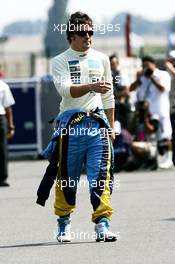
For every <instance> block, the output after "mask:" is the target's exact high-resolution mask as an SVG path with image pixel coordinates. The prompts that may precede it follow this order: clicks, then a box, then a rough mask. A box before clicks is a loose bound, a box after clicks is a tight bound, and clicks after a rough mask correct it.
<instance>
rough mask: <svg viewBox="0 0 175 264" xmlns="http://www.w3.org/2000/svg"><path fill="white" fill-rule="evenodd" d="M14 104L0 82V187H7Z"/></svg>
mask: <svg viewBox="0 0 175 264" xmlns="http://www.w3.org/2000/svg"><path fill="white" fill-rule="evenodd" d="M14 103H15V101H14V98H13V95H12V93H11V91H10V88H9V86H8V85H7V84H6V83H5V82H4V81H2V80H0V187H8V186H9V183H8V182H7V178H8V168H7V163H8V158H7V140H8V139H11V138H12V137H13V136H14V133H15V126H14V123H13V113H12V108H11V106H12V105H13V104H14Z"/></svg>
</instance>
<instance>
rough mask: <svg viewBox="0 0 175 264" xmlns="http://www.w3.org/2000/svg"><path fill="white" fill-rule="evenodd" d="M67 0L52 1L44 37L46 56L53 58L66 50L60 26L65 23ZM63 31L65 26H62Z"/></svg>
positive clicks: (63, 33) (64, 37)
mask: <svg viewBox="0 0 175 264" xmlns="http://www.w3.org/2000/svg"><path fill="white" fill-rule="evenodd" d="M67 2H68V0H54V4H53V6H52V7H51V8H50V10H49V12H48V23H47V29H46V35H45V37H44V45H45V53H46V56H47V57H48V58H49V57H53V56H55V55H57V54H59V53H61V52H63V51H64V50H65V49H66V48H67V41H66V35H65V32H61V31H60V29H61V25H63V24H66V23H67V16H66V6H67ZM64 29H65V26H64Z"/></svg>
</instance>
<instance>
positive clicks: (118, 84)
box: [110, 51, 175, 171]
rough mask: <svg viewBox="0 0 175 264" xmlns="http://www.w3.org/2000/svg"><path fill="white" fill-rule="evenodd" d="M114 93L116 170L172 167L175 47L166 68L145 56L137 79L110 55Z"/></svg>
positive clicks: (174, 120)
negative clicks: (116, 127) (116, 128)
mask: <svg viewBox="0 0 175 264" xmlns="http://www.w3.org/2000/svg"><path fill="white" fill-rule="evenodd" d="M110 63H111V71H112V77H113V86H114V96H115V123H116V125H117V126H118V127H120V130H121V133H120V134H119V135H118V136H117V137H116V140H115V142H114V153H115V170H116V171H121V170H125V171H134V170H140V169H144V170H156V169H157V168H161V169H169V168H171V167H172V166H173V163H174V165H175V51H170V52H169V55H168V57H167V60H166V61H164V62H163V65H162V66H163V68H164V70H162V69H159V67H158V66H157V62H156V61H155V59H154V58H153V57H151V56H145V57H144V58H142V69H141V70H140V71H139V72H137V74H136V78H135V81H134V82H133V83H130V82H129V78H128V77H127V76H126V74H123V73H122V68H121V66H120V63H119V58H118V57H117V55H116V54H113V55H111V56H110Z"/></svg>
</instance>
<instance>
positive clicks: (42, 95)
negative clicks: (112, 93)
mask: <svg viewBox="0 0 175 264" xmlns="http://www.w3.org/2000/svg"><path fill="white" fill-rule="evenodd" d="M78 10H80V11H82V12H85V13H88V14H89V15H90V16H91V17H92V18H93V20H94V23H96V24H97V25H99V27H100V28H101V30H98V31H97V32H96V33H95V36H94V43H93V47H94V48H95V49H98V50H99V51H102V52H104V53H106V54H107V55H111V54H113V53H117V55H118V57H119V59H120V65H121V68H122V71H123V72H124V73H125V74H127V76H128V78H129V82H130V83H131V82H132V81H134V79H135V74H136V72H137V71H138V70H139V69H140V67H141V58H142V57H143V56H144V55H148V54H149V55H153V56H154V58H156V59H157V61H158V62H159V65H160V67H161V66H162V67H163V63H162V62H163V61H164V60H165V59H166V57H167V54H168V52H169V51H170V50H173V49H175V10H174V4H173V2H172V1H171V0H167V1H164V2H161V3H160V4H158V2H156V1H151V0H148V1H142V2H140V1H139V0H133V1H129V0H119V1H115V0H108V1H100V0H97V1H93V0H89V1H82V0H45V1H42V0H38V1H34V0H30V1H23V0H16V1H10V0H6V1H1V9H0V17H1V20H0V70H1V76H3V78H4V79H5V81H6V82H7V83H8V84H9V86H10V88H11V90H12V93H13V95H14V98H15V101H16V104H15V106H14V119H15V125H16V134H15V137H14V139H13V140H12V141H11V142H10V144H9V151H10V154H11V155H12V156H18V155H24V154H31V155H36V156H37V155H38V154H39V153H41V151H42V149H43V148H44V147H45V146H46V145H47V143H48V140H49V138H50V135H51V133H52V128H51V126H50V125H49V124H48V120H49V119H51V118H52V117H54V116H55V115H56V114H57V113H58V111H59V102H60V97H59V95H58V94H57V93H56V91H55V88H54V85H53V83H52V79H51V76H50V75H49V73H50V72H49V62H50V59H51V57H53V56H55V55H56V54H58V53H61V52H62V51H63V50H65V49H66V48H67V47H68V44H67V41H66V37H65V34H60V32H58V30H56V28H55V25H58V24H65V23H67V18H68V17H69V15H70V14H71V13H73V12H75V11H78ZM104 24H105V25H108V24H112V25H116V24H118V25H119V27H120V30H119V31H107V30H106V31H105V32H104V27H103V25H104ZM48 96H49V99H48Z"/></svg>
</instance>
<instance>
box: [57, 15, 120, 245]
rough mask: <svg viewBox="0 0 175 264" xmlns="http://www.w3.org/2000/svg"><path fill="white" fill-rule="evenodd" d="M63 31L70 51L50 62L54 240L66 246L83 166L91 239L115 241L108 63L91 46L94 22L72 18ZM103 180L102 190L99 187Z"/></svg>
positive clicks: (112, 109)
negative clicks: (56, 103)
mask: <svg viewBox="0 0 175 264" xmlns="http://www.w3.org/2000/svg"><path fill="white" fill-rule="evenodd" d="M66 33H67V39H68V41H69V43H70V48H69V49H68V50H66V51H65V52H63V53H61V54H60V55H58V56H56V57H55V58H53V60H52V74H53V78H54V83H55V86H56V89H57V91H58V93H59V94H60V95H61V96H62V101H61V104H60V114H59V116H58V119H59V124H58V126H59V128H61V130H60V131H61V132H60V135H59V146H58V153H59V168H58V172H57V175H56V189H55V204H54V208H55V214H56V215H57V217H58V219H57V222H58V234H57V240H58V241H59V242H68V241H70V239H71V237H70V227H71V217H70V215H71V213H72V212H73V211H74V209H75V200H76V189H77V182H78V181H79V178H80V174H81V170H82V164H83V163H84V164H85V168H86V173H87V178H88V182H89V189H90V199H91V204H92V206H93V213H92V221H93V222H94V223H95V232H96V241H101V240H104V241H115V240H116V235H115V234H113V233H112V232H110V231H109V226H110V220H111V216H112V208H111V206H110V194H111V192H112V182H113V147H112V140H114V138H115V134H114V132H112V133H111V134H110V133H109V128H112V129H113V128H114V97H113V89H112V85H111V83H112V80H111V71H110V63H109V59H108V57H107V56H106V55H104V54H102V53H100V52H97V51H95V50H93V49H92V48H91V45H92V36H93V23H92V19H91V18H90V17H89V16H88V15H87V14H84V13H81V12H76V13H74V14H72V15H71V17H70V20H69V22H68V24H67V32H66ZM67 128H69V129H70V128H71V129H74V131H75V133H68V132H67V133H65V131H68V130H67ZM64 129H65V130H64ZM63 131H64V133H63ZM82 131H83V133H82ZM110 132H111V131H110ZM70 180H71V181H74V182H75V185H74V186H73V187H71V186H69V185H70V184H69V182H70ZM102 181H103V183H104V186H103V188H101V187H100V182H102ZM63 182H64V187H63V186H62V185H63V184H62V183H63ZM65 182H66V184H65Z"/></svg>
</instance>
